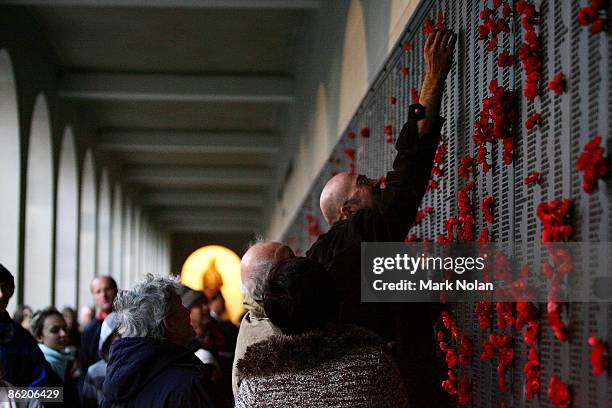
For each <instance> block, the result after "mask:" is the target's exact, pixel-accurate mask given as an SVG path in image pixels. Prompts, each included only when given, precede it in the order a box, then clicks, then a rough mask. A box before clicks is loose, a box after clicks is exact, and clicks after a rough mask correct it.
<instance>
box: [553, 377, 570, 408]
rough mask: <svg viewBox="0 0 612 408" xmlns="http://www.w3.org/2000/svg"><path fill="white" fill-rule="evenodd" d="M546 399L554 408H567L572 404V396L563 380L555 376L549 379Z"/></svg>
mask: <svg viewBox="0 0 612 408" xmlns="http://www.w3.org/2000/svg"><path fill="white" fill-rule="evenodd" d="M548 399H549V400H550V402H551V403H552V404H553V405H554V406H555V408H569V407H570V406H571V404H572V395H571V394H570V392H569V390H568V389H567V386H566V385H565V383H564V382H563V380H561V378H559V377H558V376H557V375H553V376H552V377H551V378H550V383H549V385H548Z"/></svg>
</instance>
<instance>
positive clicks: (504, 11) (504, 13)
mask: <svg viewBox="0 0 612 408" xmlns="http://www.w3.org/2000/svg"><path fill="white" fill-rule="evenodd" d="M511 15H512V9H511V8H510V6H509V5H508V3H504V7H503V9H502V16H504V17H505V18H509V17H510V16H511Z"/></svg>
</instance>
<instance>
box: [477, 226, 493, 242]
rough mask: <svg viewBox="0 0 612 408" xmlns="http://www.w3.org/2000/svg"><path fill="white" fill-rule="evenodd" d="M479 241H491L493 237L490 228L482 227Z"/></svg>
mask: <svg viewBox="0 0 612 408" xmlns="http://www.w3.org/2000/svg"><path fill="white" fill-rule="evenodd" d="M478 242H479V243H481V244H485V243H487V242H491V237H490V236H489V229H488V228H487V227H482V230H481V231H480V235H479V236H478Z"/></svg>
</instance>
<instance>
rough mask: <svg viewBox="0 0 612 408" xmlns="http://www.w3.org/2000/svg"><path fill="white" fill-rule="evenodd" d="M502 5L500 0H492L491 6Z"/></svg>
mask: <svg viewBox="0 0 612 408" xmlns="http://www.w3.org/2000/svg"><path fill="white" fill-rule="evenodd" d="M501 5H502V0H493V8H494V9H498V8H499V6H501Z"/></svg>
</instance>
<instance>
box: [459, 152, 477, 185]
mask: <svg viewBox="0 0 612 408" xmlns="http://www.w3.org/2000/svg"><path fill="white" fill-rule="evenodd" d="M474 172H475V169H474V159H472V156H470V155H469V154H468V155H465V156H463V157H462V158H461V161H460V162H459V177H461V178H464V179H469V178H470V174H474Z"/></svg>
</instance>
